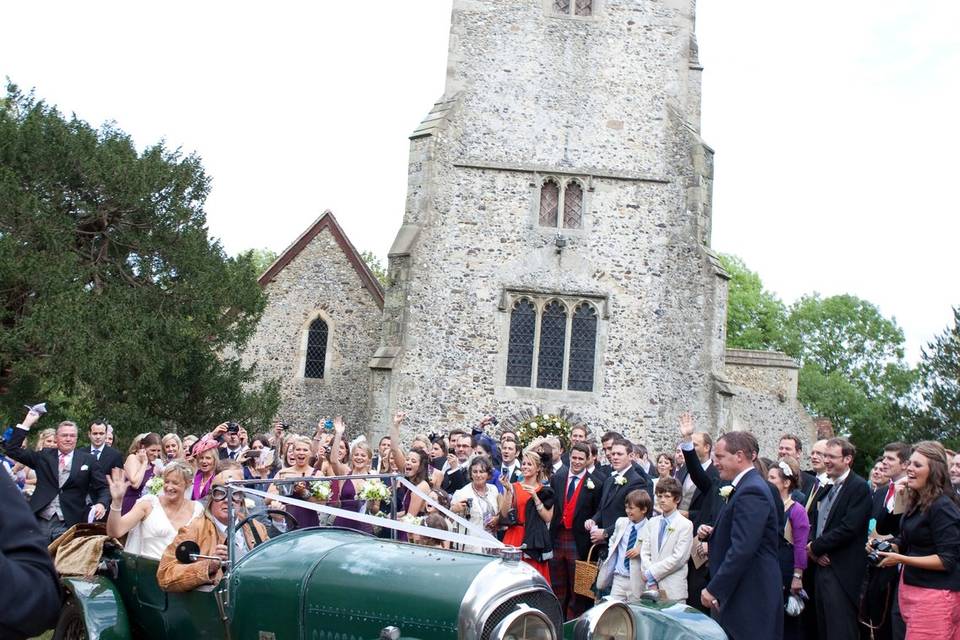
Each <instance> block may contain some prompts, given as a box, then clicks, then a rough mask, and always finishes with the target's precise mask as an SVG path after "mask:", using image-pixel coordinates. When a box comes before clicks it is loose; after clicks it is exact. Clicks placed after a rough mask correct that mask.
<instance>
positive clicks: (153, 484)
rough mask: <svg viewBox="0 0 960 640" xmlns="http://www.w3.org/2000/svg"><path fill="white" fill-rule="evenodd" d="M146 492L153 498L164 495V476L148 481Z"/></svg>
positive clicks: (154, 477)
mask: <svg viewBox="0 0 960 640" xmlns="http://www.w3.org/2000/svg"><path fill="white" fill-rule="evenodd" d="M146 490H147V493H149V494H150V495H153V496H158V495H160V494H161V493H163V476H153V477H152V478H150V479H149V480H147V486H146Z"/></svg>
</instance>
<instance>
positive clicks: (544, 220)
mask: <svg viewBox="0 0 960 640" xmlns="http://www.w3.org/2000/svg"><path fill="white" fill-rule="evenodd" d="M559 207H560V185H558V184H557V183H556V182H554V181H553V180H546V181H544V183H543V185H542V186H541V187H540V226H541V227H556V226H557V212H558V210H559Z"/></svg>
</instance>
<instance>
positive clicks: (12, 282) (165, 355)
mask: <svg viewBox="0 0 960 640" xmlns="http://www.w3.org/2000/svg"><path fill="white" fill-rule="evenodd" d="M208 190H209V179H208V177H207V176H206V174H205V173H204V171H203V167H202V166H201V163H200V159H199V158H198V157H196V156H194V155H186V156H184V155H183V154H181V153H180V151H179V150H170V149H167V148H165V147H164V146H163V144H162V143H161V144H156V145H154V146H151V147H149V148H147V149H145V150H144V151H143V152H142V153H138V152H137V150H136V148H135V147H134V144H133V142H132V141H131V139H130V138H129V136H127V135H126V134H125V133H124V132H122V131H120V130H118V129H116V128H115V127H113V126H112V125H105V126H104V127H102V128H101V129H100V130H96V129H93V128H91V127H90V125H88V124H87V123H86V122H84V121H82V120H79V119H78V118H77V117H76V116H74V117H72V118H70V119H69V120H67V119H65V118H64V117H63V116H61V114H60V113H59V112H58V111H57V110H56V109H55V108H53V107H50V106H48V105H46V104H44V103H43V102H42V101H38V100H36V99H35V98H34V97H33V95H23V94H21V93H20V92H19V91H18V90H17V88H16V87H15V86H13V85H9V86H8V87H7V99H6V102H5V106H2V107H0V297H2V299H3V305H2V308H0V363H2V369H3V372H4V375H5V377H4V380H3V383H4V384H5V386H6V387H7V388H6V392H5V393H2V394H0V411H3V413H4V415H5V416H6V418H7V419H8V420H11V419H19V417H20V416H21V415H22V413H23V410H22V407H21V405H23V404H25V403H33V402H38V401H40V400H48V401H49V402H50V405H49V406H50V409H51V415H50V416H49V417H47V418H45V419H44V423H45V424H53V423H54V422H55V421H57V420H60V419H66V418H69V419H73V420H75V421H77V422H79V423H81V424H82V425H83V424H84V423H88V422H89V420H90V419H91V418H94V417H97V416H106V417H107V418H108V419H109V420H110V421H111V422H112V424H113V425H114V427H115V428H116V429H117V431H118V435H119V437H120V439H121V440H122V439H124V437H125V436H126V437H129V436H130V435H132V434H135V433H138V432H142V431H147V430H151V431H160V432H164V431H180V432H181V433H186V432H199V431H202V430H206V429H208V428H210V427H212V426H213V425H215V424H217V423H219V422H221V421H222V420H224V419H226V418H232V419H236V420H241V421H253V422H257V423H262V424H266V423H267V422H268V420H269V419H270V418H271V417H272V415H273V413H274V412H275V410H276V406H277V404H278V393H277V387H276V384H273V383H271V384H268V385H265V386H263V387H261V388H259V389H248V388H247V387H248V385H250V384H251V383H252V380H253V371H252V368H245V367H243V366H242V365H241V364H240V362H239V361H238V360H237V358H236V357H234V356H231V355H226V354H230V353H235V352H237V351H238V350H239V348H240V347H242V345H243V344H244V343H245V342H246V340H247V339H248V338H249V337H250V335H251V334H252V332H253V330H254V328H255V327H256V323H257V321H258V319H259V317H260V315H261V314H262V312H263V309H264V305H265V297H264V295H263V292H262V291H261V290H260V287H259V286H258V285H257V283H256V278H257V276H258V275H259V274H258V272H257V265H256V263H255V260H254V256H252V255H249V254H248V255H241V256H238V257H236V258H228V257H227V256H226V255H225V254H224V252H223V250H222V248H221V247H220V245H219V243H217V242H216V241H214V240H212V239H211V238H210V237H209V236H208V235H207V231H206V226H205V225H206V218H205V215H204V212H203V203H204V201H205V199H206V197H207V193H208Z"/></svg>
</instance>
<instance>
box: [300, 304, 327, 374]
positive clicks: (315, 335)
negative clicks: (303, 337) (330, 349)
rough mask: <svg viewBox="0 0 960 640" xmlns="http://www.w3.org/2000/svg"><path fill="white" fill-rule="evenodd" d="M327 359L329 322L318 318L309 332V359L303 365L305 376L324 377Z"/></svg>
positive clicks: (312, 323)
mask: <svg viewBox="0 0 960 640" xmlns="http://www.w3.org/2000/svg"><path fill="white" fill-rule="evenodd" d="M326 360H327V323H326V322H324V321H323V318H317V319H316V320H314V321H313V322H311V323H310V329H309V330H308V332H307V359H306V362H305V363H304V366H303V377H304V378H322V377H323V374H324V369H325V367H326Z"/></svg>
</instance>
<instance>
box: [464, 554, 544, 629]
mask: <svg viewBox="0 0 960 640" xmlns="http://www.w3.org/2000/svg"><path fill="white" fill-rule="evenodd" d="M539 590H544V591H549V592H550V593H553V592H552V591H551V590H550V585H549V584H547V581H546V579H544V577H543V576H542V575H540V574H539V573H538V572H537V570H536V569H534V568H533V567H531V566H530V565H528V564H527V563H525V562H520V563H517V564H513V563H509V562H504V561H503V560H494V561H492V562H490V563H489V564H487V566H485V567H484V568H483V569H481V570H480V571H479V572H478V573H477V575H476V577H474V579H473V582H471V583H470V586H469V588H467V592H466V593H465V594H464V595H463V602H462V603H461V604H460V613H459V615H458V616H457V630H458V634H457V637H458V638H459V640H479V638H480V635H481V634H482V633H483V625H484V623H485V622H486V621H487V618H488V617H489V616H490V614H491V613H492V612H493V610H494V609H496V608H497V607H498V606H499V605H500V604H502V603H503V602H505V601H506V600H507V599H509V598H512V597H513V596H515V595H518V594H521V593H524V592H527V591H539ZM551 626H553V623H551Z"/></svg>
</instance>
